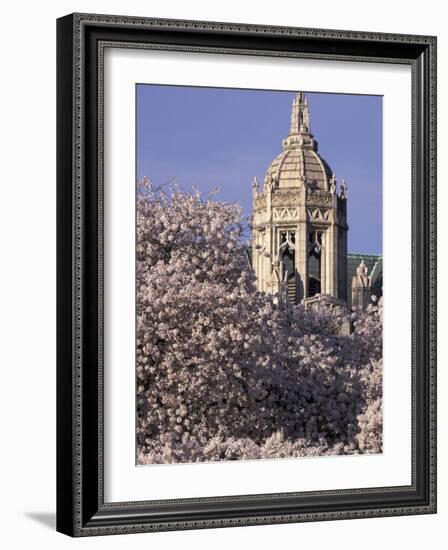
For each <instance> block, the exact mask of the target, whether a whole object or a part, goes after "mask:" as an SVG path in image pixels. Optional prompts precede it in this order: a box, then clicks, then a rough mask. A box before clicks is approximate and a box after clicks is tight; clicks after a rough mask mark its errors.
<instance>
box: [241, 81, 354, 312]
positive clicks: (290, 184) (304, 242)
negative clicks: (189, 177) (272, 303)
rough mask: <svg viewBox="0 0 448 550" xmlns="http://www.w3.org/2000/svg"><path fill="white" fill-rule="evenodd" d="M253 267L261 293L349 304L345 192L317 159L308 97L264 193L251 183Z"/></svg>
mask: <svg viewBox="0 0 448 550" xmlns="http://www.w3.org/2000/svg"><path fill="white" fill-rule="evenodd" d="M252 201H253V202H252V209H253V236H252V264H253V268H254V270H255V275H256V277H257V285H258V289H259V290H261V291H263V292H269V293H272V294H277V293H278V294H279V296H280V298H282V297H285V298H286V296H287V297H288V298H289V300H290V301H292V302H294V303H298V302H301V301H302V300H305V301H307V300H309V299H311V298H312V297H315V296H316V295H321V296H326V297H328V298H330V299H331V300H332V301H333V302H335V301H337V302H346V300H347V230H348V227H347V186H346V184H345V181H344V180H342V183H341V185H340V188H339V191H338V184H337V181H336V178H335V176H334V174H333V173H332V171H331V169H330V167H329V166H328V164H327V163H326V162H325V160H324V159H322V158H321V157H320V156H319V154H318V153H317V141H316V140H315V139H314V137H313V135H312V134H311V132H310V113H309V109H308V102H307V99H306V97H305V94H304V93H303V92H299V93H298V94H297V95H296V97H295V99H294V101H293V104H292V112H291V129H290V132H289V135H288V136H287V137H286V138H285V139H284V140H283V151H282V152H281V153H280V154H279V155H278V156H277V157H276V158H275V159H274V160H273V161H272V163H271V165H270V166H269V168H268V171H267V173H266V177H265V179H264V184H263V188H262V189H260V186H259V184H258V181H257V179H256V178H255V179H254V181H253V184H252Z"/></svg>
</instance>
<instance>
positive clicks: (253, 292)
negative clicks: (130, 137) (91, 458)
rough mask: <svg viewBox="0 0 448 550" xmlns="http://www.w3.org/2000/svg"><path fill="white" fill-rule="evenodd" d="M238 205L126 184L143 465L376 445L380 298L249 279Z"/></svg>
mask: <svg viewBox="0 0 448 550" xmlns="http://www.w3.org/2000/svg"><path fill="white" fill-rule="evenodd" d="M243 237H244V224H243V218H242V213H241V210H240V208H239V207H238V206H237V205H235V204H228V203H224V202H220V201H218V200H216V198H215V197H214V196H208V197H203V196H202V195H201V193H200V192H199V191H193V192H190V193H186V192H183V191H182V190H180V189H177V188H172V187H171V188H170V189H169V190H168V191H164V190H161V189H159V190H155V189H153V187H152V186H151V184H150V183H149V182H148V181H143V182H142V183H141V185H140V188H139V192H138V197H137V452H138V460H139V463H141V464H147V463H160V462H162V463H167V462H195V461H205V460H234V459H242V458H276V457H283V456H289V457H293V456H310V455H323V454H328V455H331V454H343V453H354V452H358V453H360V452H380V451H381V445H382V435H381V430H382V421H381V419H382V410H381V393H382V391H381V365H382V363H381V361H382V352H381V342H382V336H381V331H382V321H381V319H382V310H381V308H382V305H381V303H380V304H378V305H372V306H369V308H368V310H367V311H366V312H359V313H357V314H356V315H355V316H354V320H353V322H354V327H355V329H354V333H353V335H351V336H350V337H341V336H338V330H339V329H340V327H341V325H342V323H343V321H344V319H345V315H346V313H344V312H343V311H341V310H338V309H335V308H332V307H328V306H325V305H321V306H317V307H315V308H313V309H312V310H311V311H310V310H306V309H305V308H303V307H302V306H294V307H291V306H289V305H282V304H277V303H276V301H275V299H274V298H273V297H272V296H270V295H267V294H264V293H260V292H258V291H257V289H256V285H255V279H254V274H253V271H252V269H251V267H250V264H249V261H248V257H247V253H246V245H245V244H244V238H243Z"/></svg>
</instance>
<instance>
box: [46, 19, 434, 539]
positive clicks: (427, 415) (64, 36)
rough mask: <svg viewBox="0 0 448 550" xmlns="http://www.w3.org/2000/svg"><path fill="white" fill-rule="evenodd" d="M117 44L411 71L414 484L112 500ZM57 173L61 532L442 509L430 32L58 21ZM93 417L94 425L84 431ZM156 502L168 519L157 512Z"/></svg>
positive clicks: (163, 21)
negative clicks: (105, 169)
mask: <svg viewBox="0 0 448 550" xmlns="http://www.w3.org/2000/svg"><path fill="white" fill-rule="evenodd" d="M111 46H113V47H114V48H150V49H162V50H173V51H188V52H205V53H219V54H230V53H231V54H235V53H236V54H241V55H263V56H271V57H301V58H304V57H306V58H311V59H331V60H343V61H357V62H360V61H361V62H367V63H368V62H381V63H404V64H409V65H411V67H412V88H413V89H412V102H413V106H412V121H413V143H412V192H413V201H412V237H413V245H412V250H413V258H412V266H413V270H412V288H413V296H412V311H413V319H412V331H413V335H414V336H415V338H414V345H413V353H412V355H413V357H412V377H413V380H412V410H413V436H412V440H413V441H412V447H413V451H412V454H413V456H412V464H413V467H412V470H413V471H412V480H413V482H412V485H410V486H409V487H407V486H406V487H383V488H379V489H378V488H376V489H358V490H341V491H320V492H311V493H310V492H308V493H282V494H270V495H241V496H235V497H216V498H201V499H179V500H170V501H146V502H122V503H118V504H112V503H106V502H104V491H103V445H102V429H103V427H102V421H103V417H102V414H103V413H102V402H103V401H102V400H103V364H102V355H103V328H102V327H103V267H102V266H103V244H102V243H103V206H102V204H103V175H102V155H103V141H102V131H103V111H102V107H103V87H102V82H103V54H104V48H105V47H111ZM329 52H332V53H329ZM92 117H93V118H92ZM92 120H97V124H93V123H92V122H91V121H92ZM57 178H58V491H57V495H58V514H57V529H58V530H59V531H61V532H63V533H66V534H69V535H71V536H90V535H106V534H118V533H134V532H146V531H161V530H176V529H200V528H210V527H227V526H237V525H263V524H268V523H287V522H302V521H324V520H332V519H352V518H367V517H381V516H394V515H404V514H426V513H435V511H436V38H435V37H430V36H413V35H400V34H381V33H368V32H352V31H340V30H324V29H306V28H293V27H273V26H260V25H245V24H235V23H215V22H205V21H185V20H168V19H150V18H139V17H123V16H110V15H93V14H73V15H69V16H66V17H64V18H61V19H59V20H58V167H57ZM92 311H93V312H94V314H92ZM92 415H93V416H92ZM87 417H89V418H92V417H93V418H94V419H95V420H94V421H90V422H89V423H87V422H86V420H85V419H86V418H87ZM162 505H163V509H164V511H165V513H164V515H162V516H161V515H160V510H161V506H162ZM274 509H275V510H274Z"/></svg>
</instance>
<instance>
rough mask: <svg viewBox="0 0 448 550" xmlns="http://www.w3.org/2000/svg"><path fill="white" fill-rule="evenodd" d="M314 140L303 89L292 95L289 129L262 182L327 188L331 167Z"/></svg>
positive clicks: (275, 185) (283, 186)
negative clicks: (278, 153)
mask: <svg viewBox="0 0 448 550" xmlns="http://www.w3.org/2000/svg"><path fill="white" fill-rule="evenodd" d="M317 147H318V144H317V141H316V140H315V139H314V137H313V135H312V134H311V132H310V113H309V109H308V101H307V99H306V97H305V94H304V93H303V92H299V93H298V94H297V96H296V97H295V99H294V101H293V104H292V110H291V129H290V132H289V135H288V136H287V137H286V138H285V139H284V140H283V151H282V152H281V153H280V155H278V156H277V157H276V158H275V159H274V160H273V161H272V163H271V165H270V166H269V168H268V170H267V173H266V177H265V184H266V183H267V182H269V183H270V184H271V185H273V186H274V187H277V188H280V189H281V188H287V187H299V186H301V185H303V184H304V183H305V184H306V186H307V187H308V188H309V189H313V190H318V189H319V190H321V191H328V190H329V187H330V181H331V177H332V171H331V169H330V167H329V166H328V164H327V163H326V162H325V160H324V159H323V158H322V157H320V155H319V154H318V153H317Z"/></svg>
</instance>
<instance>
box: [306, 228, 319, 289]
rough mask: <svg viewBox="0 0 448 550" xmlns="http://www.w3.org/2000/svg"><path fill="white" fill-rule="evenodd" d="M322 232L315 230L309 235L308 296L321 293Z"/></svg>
mask: <svg viewBox="0 0 448 550" xmlns="http://www.w3.org/2000/svg"><path fill="white" fill-rule="evenodd" d="M321 256H322V231H318V230H313V231H310V233H309V235H308V296H309V297H311V296H315V295H316V294H320V292H321V279H322V276H321Z"/></svg>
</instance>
